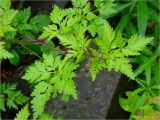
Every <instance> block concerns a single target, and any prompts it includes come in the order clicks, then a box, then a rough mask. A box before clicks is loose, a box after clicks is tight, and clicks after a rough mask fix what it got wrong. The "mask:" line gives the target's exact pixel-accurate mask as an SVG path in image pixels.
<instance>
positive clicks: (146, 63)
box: [134, 46, 160, 77]
mask: <svg viewBox="0 0 160 120" xmlns="http://www.w3.org/2000/svg"><path fill="white" fill-rule="evenodd" d="M159 55H160V46H158V48H157V49H156V51H155V52H154V53H153V55H152V56H151V57H150V58H149V59H148V60H147V61H146V62H145V63H144V64H142V65H140V66H139V67H138V68H137V69H136V70H135V72H134V77H136V76H138V75H139V74H141V73H142V72H143V71H144V69H145V68H146V67H147V66H148V65H149V64H150V63H151V62H152V61H153V60H155V59H156V58H157V57H158V56H159Z"/></svg>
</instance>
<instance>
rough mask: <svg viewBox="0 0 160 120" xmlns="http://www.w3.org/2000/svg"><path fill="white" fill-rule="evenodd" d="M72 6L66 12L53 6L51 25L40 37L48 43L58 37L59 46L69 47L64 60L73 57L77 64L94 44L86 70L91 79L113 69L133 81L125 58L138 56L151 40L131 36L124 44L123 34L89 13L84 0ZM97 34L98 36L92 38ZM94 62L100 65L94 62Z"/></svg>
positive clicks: (88, 6)
mask: <svg viewBox="0 0 160 120" xmlns="http://www.w3.org/2000/svg"><path fill="white" fill-rule="evenodd" d="M112 2H113V1H108V2H106V1H95V6H97V7H98V6H99V7H100V6H101V7H102V8H103V6H105V5H107V4H108V5H109V6H111V7H113V6H114V5H113V6H112V5H110V4H112ZM72 3H73V6H74V7H73V8H69V9H67V10H66V9H65V10H63V9H60V8H58V7H57V6H54V9H53V11H52V12H51V21H52V22H53V24H51V25H49V26H48V27H46V28H45V31H44V32H43V33H42V35H41V36H40V38H46V37H47V38H48V40H51V39H53V38H55V37H57V38H58V39H59V40H60V43H61V44H62V45H63V46H65V47H67V48H68V54H67V55H66V57H65V59H69V58H76V62H77V63H79V62H81V61H82V60H83V59H84V58H85V57H86V56H87V55H88V53H90V52H89V49H88V48H89V47H90V45H93V44H94V45H96V46H97V47H98V49H95V50H97V51H98V52H97V54H96V55H94V53H92V52H93V48H92V52H91V54H93V55H91V56H94V57H93V59H92V58H91V64H90V65H91V67H90V68H89V70H90V73H91V75H92V78H93V80H94V79H95V76H96V74H97V73H98V72H99V71H100V70H102V69H103V68H107V69H108V70H112V69H115V70H116V71H120V72H122V73H124V74H126V75H127V76H128V77H130V78H132V79H134V78H133V72H132V69H131V68H132V66H131V65H130V64H129V63H130V60H129V59H128V56H135V55H139V54H140V53H139V52H140V51H142V50H143V48H144V47H145V46H146V45H147V44H148V43H149V42H150V41H151V40H152V38H145V37H141V36H138V35H134V36H132V37H131V38H130V39H129V40H128V42H125V41H124V39H123V38H122V35H121V34H120V33H115V32H114V31H113V29H112V28H111V26H110V25H109V23H108V22H106V21H105V19H102V18H101V17H98V16H96V15H95V14H94V12H92V11H91V10H90V4H89V3H87V2H86V1H85V2H84V1H83V2H82V1H78V2H76V1H73V2H72ZM82 3H83V4H82ZM85 4H86V5H85ZM80 9H82V12H80V11H79V10H80ZM99 9H101V8H99ZM108 9H109V8H108ZM86 11H88V12H86ZM57 14H60V15H59V16H58V17H57V18H55V17H54V16H57ZM63 18H65V19H63ZM57 24H58V25H59V27H58V26H57ZM77 26H78V27H77ZM86 31H89V32H90V33H91V36H93V37H91V38H89V36H86V35H85V33H86ZM96 34H98V36H97V37H94V36H95V35H96ZM115 36H116V37H115ZM110 46H111V47H110ZM92 60H93V61H92ZM95 60H96V61H97V62H100V63H97V62H94V61H95ZM94 63H95V64H94ZM97 65H98V66H97Z"/></svg>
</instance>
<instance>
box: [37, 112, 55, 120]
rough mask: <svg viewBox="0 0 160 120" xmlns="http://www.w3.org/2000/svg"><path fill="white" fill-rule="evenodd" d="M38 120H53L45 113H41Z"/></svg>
mask: <svg viewBox="0 0 160 120" xmlns="http://www.w3.org/2000/svg"><path fill="white" fill-rule="evenodd" d="M39 119H40V120H54V119H53V116H52V115H50V114H47V113H42V114H41V116H40V117H39Z"/></svg>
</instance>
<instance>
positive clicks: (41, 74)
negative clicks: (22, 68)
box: [23, 54, 78, 118]
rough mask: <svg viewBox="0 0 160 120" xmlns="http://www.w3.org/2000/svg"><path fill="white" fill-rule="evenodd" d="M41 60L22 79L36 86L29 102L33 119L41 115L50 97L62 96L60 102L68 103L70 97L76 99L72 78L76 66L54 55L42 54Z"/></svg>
mask: <svg viewBox="0 0 160 120" xmlns="http://www.w3.org/2000/svg"><path fill="white" fill-rule="evenodd" d="M43 59H44V60H43V61H36V62H35V63H34V64H32V65H31V66H30V67H29V68H28V69H27V70H26V73H25V75H24V76H23V79H26V80H28V81H29V82H30V83H32V84H33V83H34V84H36V85H35V89H34V91H33V92H32V96H33V100H32V102H31V103H32V108H33V111H34V114H33V115H34V118H37V117H38V116H39V115H41V114H42V113H43V111H44V107H45V104H46V102H47V101H48V100H49V98H50V97H51V96H53V97H55V96H56V95H57V94H63V96H62V100H65V101H68V100H69V97H70V96H73V98H74V99H77V90H76V86H75V84H74V81H73V78H74V77H75V75H76V74H75V73H74V70H75V69H77V67H78V65H76V64H75V63H73V62H71V61H66V60H61V57H60V56H58V55H55V54H43Z"/></svg>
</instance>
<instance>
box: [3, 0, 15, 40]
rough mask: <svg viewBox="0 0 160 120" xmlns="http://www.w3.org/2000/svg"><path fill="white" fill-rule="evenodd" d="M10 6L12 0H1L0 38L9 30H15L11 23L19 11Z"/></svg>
mask: <svg viewBox="0 0 160 120" xmlns="http://www.w3.org/2000/svg"><path fill="white" fill-rule="evenodd" d="M10 6H11V3H10V0H0V38H1V37H3V36H4V34H5V33H7V32H11V31H15V29H14V28H13V27H12V26H11V24H12V22H13V19H14V17H15V15H16V14H17V11H16V10H13V9H10Z"/></svg>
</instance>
